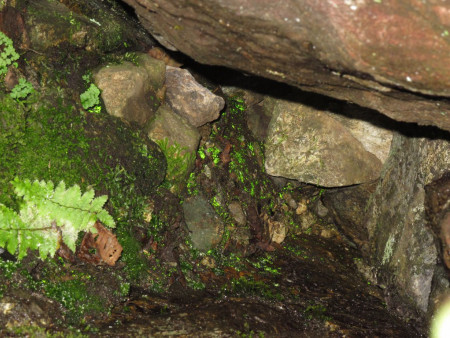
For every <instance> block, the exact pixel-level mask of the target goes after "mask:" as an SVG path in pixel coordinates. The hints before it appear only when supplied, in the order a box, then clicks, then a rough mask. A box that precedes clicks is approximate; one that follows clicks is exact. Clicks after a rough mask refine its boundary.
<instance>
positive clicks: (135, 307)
mask: <svg viewBox="0 0 450 338" xmlns="http://www.w3.org/2000/svg"><path fill="white" fill-rule="evenodd" d="M299 252H301V254H299ZM355 254H356V253H355V252H354V251H353V250H352V249H350V248H348V247H346V246H345V245H343V244H336V243H334V242H332V241H329V240H324V239H322V238H318V237H316V236H299V237H296V238H291V239H289V240H288V241H287V242H286V243H285V244H284V245H283V247H281V248H279V249H278V250H277V251H276V252H275V253H274V254H273V264H272V265H271V266H272V268H273V269H275V270H277V271H278V273H276V274H275V275H274V274H272V273H267V272H264V271H259V270H258V269H255V268H254V266H252V265H250V264H249V266H248V268H247V270H245V271H236V270H234V269H230V270H227V271H226V272H225V274H224V275H223V276H214V275H212V276H209V280H210V282H211V283H209V284H207V286H206V289H205V290H204V291H201V292H193V291H189V290H188V289H186V288H184V287H183V286H182V284H181V283H174V284H173V285H172V288H171V292H169V294H168V295H166V296H161V295H155V294H148V293H146V292H145V290H133V292H132V293H131V294H130V299H129V300H128V301H126V302H125V303H124V304H120V306H119V307H117V308H115V309H114V310H113V311H112V314H111V317H110V318H109V319H108V321H107V322H104V323H102V324H101V325H100V327H101V328H100V332H101V333H102V335H104V336H110V337H114V336H141V335H148V336H162V335H173V336H196V337H197V336H199V337H200V336H201V337H234V336H246V337H247V336H255V337H258V336H263V337H275V336H277V337H294V336H295V337H344V336H346V337H367V336H372V337H388V336H389V337H416V336H417V337H418V336H420V333H419V332H418V331H417V330H416V329H415V328H413V327H411V326H408V325H407V324H405V323H403V322H401V321H400V320H399V319H398V318H396V317H395V316H394V315H392V314H391V313H389V311H388V310H387V308H386V304H385V303H384V302H383V293H382V291H381V290H380V289H379V288H377V287H376V286H372V285H368V283H367V281H366V280H365V279H364V278H363V277H362V276H361V275H360V274H359V273H358V272H357V271H356V268H355V265H354V262H353V257H354V255H355ZM252 260H253V259H252V258H250V260H249V261H252ZM256 260H257V258H256V257H255V258H254V261H256ZM233 283H234V285H231V284H233ZM236 286H238V287H236ZM99 324H100V323H99Z"/></svg>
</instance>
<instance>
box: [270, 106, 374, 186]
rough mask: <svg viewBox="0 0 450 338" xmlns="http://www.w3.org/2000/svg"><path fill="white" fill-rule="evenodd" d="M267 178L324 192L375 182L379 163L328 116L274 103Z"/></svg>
mask: <svg viewBox="0 0 450 338" xmlns="http://www.w3.org/2000/svg"><path fill="white" fill-rule="evenodd" d="M265 145H266V162H265V166H266V171H267V173H268V174H269V175H273V176H282V177H286V178H291V179H296V180H299V181H300V182H305V183H312V184H316V185H320V186H324V187H336V186H346V185H352V184H359V183H364V182H369V181H372V180H375V179H377V178H378V177H379V174H380V171H381V161H380V160H379V159H378V158H377V157H376V156H375V155H374V154H372V153H370V152H368V151H367V150H366V149H365V148H364V147H363V145H362V144H361V142H359V141H358V139H356V138H355V137H354V136H353V135H352V133H350V132H349V130H348V129H346V128H345V127H344V126H343V125H342V124H341V123H340V122H339V121H337V120H336V119H334V118H333V117H331V116H330V115H329V114H327V113H325V112H323V111H320V110H316V109H314V108H312V107H309V106H305V105H302V104H299V103H295V102H289V101H284V100H276V102H275V103H274V108H273V117H272V121H271V122H270V125H269V130H268V136H267V139H266V143H265Z"/></svg>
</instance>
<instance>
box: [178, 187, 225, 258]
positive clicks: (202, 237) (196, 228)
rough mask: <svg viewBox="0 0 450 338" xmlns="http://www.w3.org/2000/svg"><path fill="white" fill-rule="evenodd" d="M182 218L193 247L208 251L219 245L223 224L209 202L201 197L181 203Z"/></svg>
mask: <svg viewBox="0 0 450 338" xmlns="http://www.w3.org/2000/svg"><path fill="white" fill-rule="evenodd" d="M183 211H184V218H185V221H186V225H187V227H188V229H189V231H190V237H191V240H192V244H193V246H194V247H195V248H196V249H198V250H201V251H208V250H209V249H211V248H213V247H215V246H216V245H217V244H219V243H220V241H221V239H222V234H223V229H224V227H223V224H222V222H221V221H220V219H219V217H218V216H217V215H216V213H215V212H214V209H213V208H212V206H211V205H210V204H209V202H208V201H207V200H206V199H205V198H203V197H202V196H194V197H191V198H189V199H187V200H186V201H185V202H184V203H183Z"/></svg>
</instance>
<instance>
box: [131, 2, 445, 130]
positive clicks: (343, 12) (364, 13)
mask: <svg viewBox="0 0 450 338" xmlns="http://www.w3.org/2000/svg"><path fill="white" fill-rule="evenodd" d="M124 1H125V2H127V3H128V4H130V5H131V6H133V7H134V8H135V9H136V13H137V15H138V17H139V19H140V20H141V22H142V23H143V25H144V27H146V29H147V30H148V31H149V32H150V33H151V34H152V35H153V36H154V37H155V38H156V39H157V40H159V42H161V43H162V44H163V45H164V46H165V47H167V48H169V49H172V50H180V51H181V52H183V53H185V54H187V55H189V56H191V57H192V58H193V59H195V60H196V61H199V62H201V63H206V64H211V65H223V66H227V67H231V68H235V69H239V70H243V71H245V72H248V73H252V74H256V75H259V76H262V77H267V78H271V79H275V80H277V81H281V82H285V83H288V84H291V85H295V86H297V87H299V88H301V89H303V90H306V91H313V92H316V93H319V94H324V95H327V96H332V97H334V98H338V99H343V100H346V101H351V102H354V103H356V104H358V105H360V106H364V107H369V108H373V109H375V110H378V111H380V112H382V113H384V114H386V115H388V116H390V117H391V118H393V119H395V120H399V121H407V122H417V123H419V124H426V125H436V126H438V127H440V128H442V129H446V130H450V101H449V100H448V98H449V97H450V68H449V67H448V64H450V40H449V39H448V35H449V31H450V14H449V13H450V8H449V7H448V5H446V4H445V3H443V2H439V3H438V2H431V1H429V2H426V3H424V2H419V1H413V2H411V1H408V0H392V1H389V2H387V1H347V0H336V1H314V0H286V1H282V2H275V1H272V0H247V1H244V2H243V1H241V0H229V1H222V0H211V1H205V0H172V1H166V0H152V1H149V0H124ZM398 88H400V89H398ZM402 89H403V90H402ZM415 93H419V94H426V95H431V96H441V97H443V98H445V99H441V100H440V99H436V98H432V97H425V96H423V95H416V94H415Z"/></svg>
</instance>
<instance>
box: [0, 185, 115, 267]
mask: <svg viewBox="0 0 450 338" xmlns="http://www.w3.org/2000/svg"><path fill="white" fill-rule="evenodd" d="M11 184H12V185H13V187H14V190H15V192H16V194H17V196H19V197H22V198H23V203H22V205H21V207H20V211H19V213H17V212H15V211H14V210H11V209H9V208H8V207H6V206H5V205H3V204H0V247H6V249H7V250H8V251H9V252H10V253H11V254H15V253H16V251H17V250H18V258H19V259H22V258H23V257H25V256H26V254H27V250H28V249H34V250H39V255H40V257H41V259H45V258H46V257H47V256H48V255H50V256H53V255H54V254H55V252H56V250H58V248H59V245H60V244H61V242H64V243H65V244H66V245H67V246H68V247H69V248H70V249H71V250H72V251H75V242H76V240H77V238H78V233H79V232H80V231H90V232H92V233H96V229H95V227H94V225H95V222H96V221H97V220H99V221H101V222H102V223H103V224H105V225H106V226H109V227H111V228H113V227H115V223H114V219H113V218H112V217H111V215H109V213H108V212H107V211H106V210H104V209H103V205H104V204H105V203H106V200H107V199H108V197H107V196H100V197H97V198H95V197H94V195H95V193H94V190H92V189H90V190H88V191H86V192H85V193H84V194H82V193H81V189H80V187H79V186H78V185H74V186H72V187H70V188H68V189H66V185H65V183H64V182H63V181H61V182H60V183H59V184H58V186H57V187H56V188H55V187H54V185H53V182H51V181H49V182H45V181H40V182H39V181H37V180H36V181H34V182H31V181H30V180H24V181H22V180H20V179H18V178H17V177H16V178H15V179H14V181H13V182H11Z"/></svg>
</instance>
